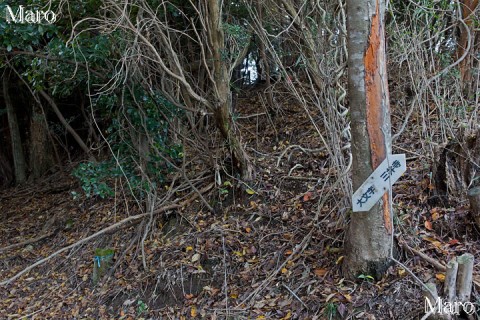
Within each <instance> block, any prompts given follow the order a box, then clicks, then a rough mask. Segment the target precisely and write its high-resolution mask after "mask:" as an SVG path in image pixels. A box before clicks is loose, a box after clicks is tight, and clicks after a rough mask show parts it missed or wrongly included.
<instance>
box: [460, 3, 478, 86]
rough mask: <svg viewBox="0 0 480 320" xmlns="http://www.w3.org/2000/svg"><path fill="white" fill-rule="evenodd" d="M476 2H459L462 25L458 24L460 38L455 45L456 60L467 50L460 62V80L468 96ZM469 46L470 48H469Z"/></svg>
mask: <svg viewBox="0 0 480 320" xmlns="http://www.w3.org/2000/svg"><path fill="white" fill-rule="evenodd" d="M478 2H479V1H478V0H462V1H460V5H461V10H462V19H463V22H464V23H459V25H460V37H459V39H458V44H457V52H456V58H457V59H460V58H461V57H462V56H463V55H464V54H465V51H466V50H469V51H468V52H467V54H466V56H465V58H464V59H463V60H462V61H461V62H460V65H459V68H460V80H461V83H462V86H463V88H464V90H465V92H466V93H467V95H469V93H471V91H472V89H473V88H472V72H471V70H472V66H471V63H472V61H473V60H474V59H473V58H474V57H475V52H476V51H475V50H474V48H475V47H476V46H477V44H476V40H478V38H477V37H476V29H475V27H474V22H475V14H474V13H475V11H476V10H477V7H478ZM469 44H470V47H469Z"/></svg>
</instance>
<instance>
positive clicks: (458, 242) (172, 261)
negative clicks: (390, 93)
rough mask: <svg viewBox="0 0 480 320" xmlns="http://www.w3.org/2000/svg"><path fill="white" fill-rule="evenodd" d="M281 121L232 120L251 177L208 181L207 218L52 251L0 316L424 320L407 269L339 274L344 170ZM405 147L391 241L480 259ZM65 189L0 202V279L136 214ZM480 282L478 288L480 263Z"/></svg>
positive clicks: (424, 274) (288, 106) (294, 115)
mask: <svg viewBox="0 0 480 320" xmlns="http://www.w3.org/2000/svg"><path fill="white" fill-rule="evenodd" d="M238 106H239V112H240V114H241V115H252V114H258V113H262V112H261V111H260V112H259V111H258V110H262V107H261V104H260V103H259V98H258V96H256V95H255V94H254V93H252V94H250V95H249V96H248V97H243V98H241V99H240V100H239V103H238ZM284 110H288V111H283V112H279V114H278V115H277V116H276V117H274V118H272V119H270V120H271V121H270V120H269V119H267V117H266V116H265V115H262V114H260V115H258V116H255V117H244V118H242V117H239V120H238V121H239V124H240V127H241V130H242V133H243V139H244V140H245V142H246V143H247V146H248V148H247V151H248V152H249V154H250V155H251V156H252V158H253V161H254V164H255V168H256V173H257V175H256V179H255V184H254V185H251V186H250V189H247V190H245V189H242V188H238V187H237V186H236V184H235V183H234V182H233V181H232V183H231V184H224V185H223V186H221V187H210V188H208V186H209V185H210V186H213V182H214V178H213V174H212V175H211V177H209V178H207V179H206V180H205V186H206V187H207V188H206V190H208V193H207V194H205V195H204V196H205V197H206V198H207V199H209V201H211V203H214V204H215V207H216V208H218V210H216V211H217V212H216V213H215V214H213V213H210V212H209V211H208V210H206V208H205V207H204V206H203V204H202V202H201V201H200V199H198V198H197V199H194V200H192V201H191V202H190V203H189V204H188V205H185V206H183V207H181V208H175V209H172V210H168V211H166V212H164V213H159V214H155V215H153V216H152V217H151V218H152V220H151V221H150V224H148V223H149V218H148V217H149V216H147V217H146V219H143V220H142V219H137V220H131V221H130V222H129V223H126V224H123V225H121V226H119V227H118V228H115V229H112V230H107V232H105V233H103V234H101V235H99V236H97V237H95V238H93V239H92V240H91V241H86V242H84V243H82V244H80V245H77V246H74V247H73V248H71V249H69V250H65V251H63V252H61V253H59V254H58V255H56V256H54V257H53V258H52V259H49V260H47V261H45V263H42V264H39V265H38V266H35V267H34V268H33V269H32V270H30V271H29V272H27V273H25V274H24V275H22V276H21V277H20V278H19V279H16V280H14V281H11V282H10V283H8V284H4V285H1V286H0V319H21V318H24V319H142V318H145V319H379V320H380V319H420V318H421V317H422V316H423V314H424V312H425V309H424V304H423V301H422V291H421V287H420V286H419V284H418V283H417V282H416V281H415V279H414V278H413V277H412V276H411V275H409V273H408V272H407V271H406V270H405V269H404V268H403V267H401V266H398V265H394V266H392V267H390V269H389V270H388V272H387V274H386V275H385V276H384V277H383V279H381V280H380V281H373V280H371V279H370V277H369V275H364V277H363V279H359V280H358V281H355V282H354V281H350V280H347V279H344V278H343V277H342V274H341V272H340V271H341V262H342V259H343V254H344V253H343V251H342V247H343V237H344V233H345V227H346V220H347V217H348V214H349V213H348V212H347V210H346V209H345V208H341V205H340V201H339V199H341V198H342V197H344V196H345V195H344V194H342V193H341V191H340V190H338V189H336V188H334V187H332V186H331V182H332V181H333V178H331V179H330V178H328V176H332V177H333V176H334V174H335V173H336V172H337V171H338V170H340V171H341V168H330V167H329V159H328V157H327V156H326V154H325V153H324V152H322V151H321V147H322V145H321V144H320V141H319V140H320V139H318V138H316V136H315V134H314V130H313V128H312V123H311V121H310V119H309V118H308V117H307V115H306V114H305V112H304V110H303V108H302V107H299V106H297V105H296V104H295V103H293V102H292V103H290V102H289V101H284ZM402 139H403V141H402V142H400V143H398V145H397V146H395V147H394V150H393V151H394V153H404V152H405V151H407V159H408V161H407V167H408V169H407V172H406V173H405V174H404V175H403V177H402V178H400V180H399V181H398V182H397V183H396V184H395V185H394V190H393V195H394V200H393V202H394V210H395V213H396V218H395V235H396V239H397V240H398V242H400V243H403V244H406V245H408V246H409V247H411V248H413V249H415V250H417V251H420V252H422V253H424V254H426V255H428V256H429V257H430V258H432V259H434V260H436V261H438V262H440V263H442V264H444V265H445V264H446V263H447V262H448V261H449V260H450V259H451V258H452V257H454V256H458V255H461V254H462V253H465V252H469V253H472V254H474V255H475V256H477V252H478V249H479V248H480V243H479V237H478V234H479V233H478V230H476V229H475V227H474V224H473V219H472V218H471V217H470V215H469V212H468V205H467V203H466V202H461V201H459V202H458V203H457V204H455V205H453V206H449V207H448V208H445V207H441V206H439V205H438V204H435V203H434V202H433V201H431V200H432V184H431V181H430V175H429V174H430V172H431V164H432V159H427V158H425V157H423V156H422V155H421V154H422V152H421V151H420V150H418V148H419V143H418V142H417V141H416V139H417V138H416V136H415V133H411V134H408V133H407V134H405V135H403V138H402ZM295 145H299V146H301V147H302V148H303V150H302V149H301V148H298V147H295ZM399 148H400V149H399ZM307 149H308V150H307ZM72 191H77V192H80V191H81V189H80V185H79V183H78V182H77V181H76V180H75V179H74V178H73V177H72V176H71V175H70V174H69V168H64V170H63V171H61V170H59V171H58V172H56V173H55V174H52V175H51V176H49V177H45V179H43V180H42V181H40V182H38V183H36V184H30V185H27V186H22V187H17V188H11V189H8V190H3V191H1V192H0V215H1V216H0V219H1V224H0V270H1V274H0V281H4V280H7V279H9V278H10V277H12V276H14V275H15V274H17V273H18V272H20V271H22V270H24V269H25V268H27V267H29V266H31V265H32V264H34V263H35V262H37V261H39V260H40V259H43V258H45V257H48V256H49V255H51V254H53V253H55V252H56V251H58V250H60V249H62V248H65V247H67V246H69V245H72V244H74V243H76V242H77V241H79V240H81V239H83V238H86V237H87V236H90V235H92V234H94V233H95V232H97V231H100V230H102V229H104V228H106V227H108V226H110V225H112V224H114V223H117V222H119V221H121V220H122V219H125V218H128V217H131V216H133V215H136V214H140V213H141V212H140V211H139V210H138V209H136V208H137V206H136V204H135V201H133V200H128V201H127V200H125V199H124V197H123V195H122V194H121V193H118V194H117V197H116V198H115V199H109V200H102V199H77V200H73V198H72V194H71V192H72ZM326 195H328V196H326ZM325 199H327V201H326V202H325V201H322V200H325ZM146 225H149V226H150V228H149V229H150V232H149V233H148V234H145V232H144V230H145V227H146ZM142 243H143V245H142ZM9 246H12V247H9ZM96 248H112V249H113V250H114V252H115V254H114V259H113V262H112V268H110V271H109V274H108V275H107V276H105V277H103V278H102V279H101V280H100V281H99V282H98V283H97V284H96V285H94V284H93V282H92V273H93V269H94V264H95V263H98V261H94V255H95V253H94V252H95V249H96ZM401 252H402V253H401V256H400V258H399V259H400V260H401V261H402V262H403V263H404V265H405V266H406V267H407V268H408V269H409V270H411V271H412V272H413V273H414V274H415V275H416V276H417V277H418V278H419V279H421V280H422V281H424V282H427V281H430V280H433V281H435V282H436V283H437V284H438V286H439V288H441V285H442V282H443V280H444V274H443V273H442V271H439V270H437V269H435V267H434V266H433V265H432V264H431V263H429V262H427V261H426V260H425V259H424V258H420V257H419V256H417V255H415V254H413V253H412V252H411V251H409V250H403V249H402V250H401ZM474 279H475V281H477V283H478V282H480V269H479V266H478V263H477V264H476V265H475V268H474ZM477 290H478V288H477V287H476V286H474V297H473V301H475V300H477V299H478V298H479V295H478V292H477ZM479 309H480V308H479Z"/></svg>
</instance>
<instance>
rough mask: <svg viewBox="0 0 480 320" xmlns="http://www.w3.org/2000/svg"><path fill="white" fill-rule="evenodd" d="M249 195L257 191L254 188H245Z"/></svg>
mask: <svg viewBox="0 0 480 320" xmlns="http://www.w3.org/2000/svg"><path fill="white" fill-rule="evenodd" d="M245 191H246V192H247V193H248V194H249V195H252V194H255V191H253V190H252V189H247V190H245Z"/></svg>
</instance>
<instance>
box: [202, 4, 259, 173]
mask: <svg viewBox="0 0 480 320" xmlns="http://www.w3.org/2000/svg"><path fill="white" fill-rule="evenodd" d="M206 8H207V14H208V29H209V30H208V40H209V44H210V49H211V55H212V61H213V72H212V73H213V86H214V88H213V90H214V93H215V102H214V104H213V113H214V117H215V121H216V124H217V127H218V129H219V130H220V132H221V134H222V136H223V138H224V139H225V140H226V141H227V144H228V146H229V147H230V149H231V151H232V158H233V165H234V168H235V171H237V172H239V173H240V176H241V178H242V179H243V180H246V181H250V180H252V179H253V168H252V167H251V164H250V160H249V158H248V156H247V153H246V152H245V150H244V149H243V146H242V144H241V140H240V138H239V136H238V134H236V132H235V128H234V124H233V120H232V116H231V113H230V105H229V100H230V99H229V95H230V94H231V92H230V83H229V81H230V79H229V77H228V69H227V65H226V61H225V58H223V57H222V52H223V51H224V43H225V38H224V33H223V29H222V21H221V8H220V6H219V1H218V0H208V1H207V3H206Z"/></svg>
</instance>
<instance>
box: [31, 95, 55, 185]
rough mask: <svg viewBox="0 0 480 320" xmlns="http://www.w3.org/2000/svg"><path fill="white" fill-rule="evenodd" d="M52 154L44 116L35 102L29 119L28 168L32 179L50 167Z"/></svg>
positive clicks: (38, 176) (52, 162)
mask: <svg viewBox="0 0 480 320" xmlns="http://www.w3.org/2000/svg"><path fill="white" fill-rule="evenodd" d="M53 154H54V153H53V146H52V144H51V143H50V139H49V136H48V127H47V123H46V121H45V116H44V114H43V112H42V110H41V108H40V107H39V106H38V105H37V104H36V103H35V105H34V106H33V108H32V118H31V121H30V168H31V170H32V176H33V178H34V179H38V178H40V177H41V176H42V175H43V174H44V173H45V172H47V171H48V170H49V169H50V168H51V167H52V165H53V164H54V158H53Z"/></svg>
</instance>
